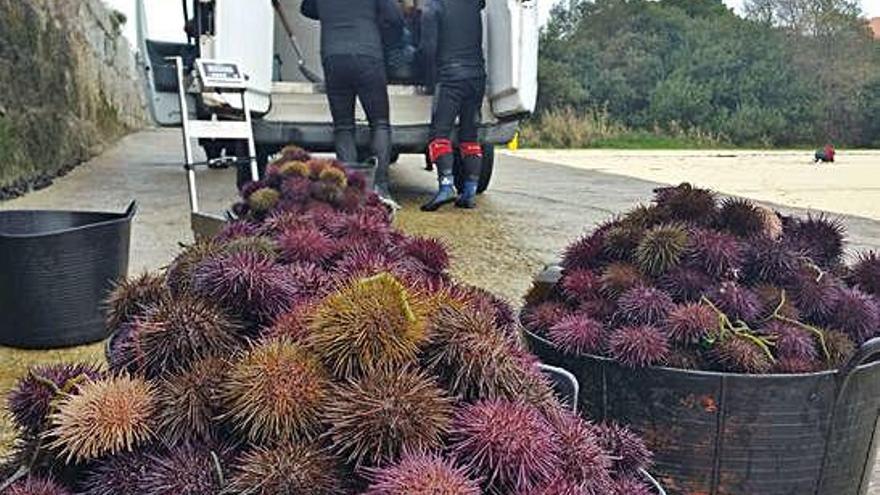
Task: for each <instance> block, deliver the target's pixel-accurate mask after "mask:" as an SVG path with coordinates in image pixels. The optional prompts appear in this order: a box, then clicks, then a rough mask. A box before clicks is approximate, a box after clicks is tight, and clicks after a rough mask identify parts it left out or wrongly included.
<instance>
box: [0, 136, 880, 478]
mask: <svg viewBox="0 0 880 495" xmlns="http://www.w3.org/2000/svg"><path fill="white" fill-rule="evenodd" d="M724 154H728V153H727V152H725V153H724ZM663 156H664V157H663V158H656V157H655V158H652V159H651V160H650V163H651V165H650V166H649V168H656V167H665V168H664V170H667V171H668V170H671V169H674V168H675V164H677V163H681V162H682V161H683V160H690V159H691V158H688V156H689V154H688V153H681V154H675V153H669V154H664V155H663ZM536 157H537V158H540V159H541V160H544V161H535V160H530V159H526V158H525V157H523V156H518V155H517V154H513V155H511V154H506V153H502V154H500V156H499V157H498V164H497V169H498V171H497V173H496V177H495V180H494V183H493V185H492V189H491V191H490V193H489V194H486V195H485V196H483V197H482V198H481V199H480V208H479V209H478V210H477V211H461V210H456V209H454V208H453V209H449V210H446V211H443V212H441V213H439V214H434V215H425V214H420V213H418V212H417V205H418V203H419V202H420V201H422V200H424V199H425V198H426V197H427V195H428V194H429V193H430V192H431V190H432V189H433V187H434V178H433V176H432V174H429V173H427V172H425V171H423V170H421V164H422V159H421V157H404V158H403V159H402V162H401V163H400V164H398V166H397V167H395V169H394V170H393V173H392V175H393V179H394V181H395V188H394V189H395V194H396V195H397V197H398V199H400V200H401V201H402V203H403V204H404V207H405V208H404V210H403V211H402V212H401V214H400V215H399V217H398V223H399V225H400V226H401V227H402V228H404V229H406V230H408V231H410V232H413V233H421V234H427V235H435V236H439V237H442V238H444V239H446V240H447V241H448V243H449V244H450V246H451V248H452V254H453V257H454V265H455V270H454V271H455V273H456V274H457V275H458V276H459V277H461V278H462V279H464V280H466V281H468V282H471V283H475V284H477V285H480V286H483V287H486V288H488V289H491V290H493V291H495V292H496V293H499V294H502V295H504V296H506V297H508V298H509V299H510V300H512V301H514V302H518V301H519V298H520V297H521V295H522V294H523V293H524V292H525V290H526V289H527V288H528V286H529V283H530V278H531V276H532V275H533V274H534V273H535V271H536V270H538V269H539V268H540V267H541V266H542V265H543V264H544V263H546V262H550V261H552V260H554V259H555V258H556V257H557V255H558V253H559V252H560V250H561V249H562V248H563V247H564V246H565V245H566V244H567V243H568V242H570V241H571V240H572V239H574V238H575V237H577V236H578V235H579V234H580V233H582V232H584V231H585V230H588V229H590V228H591V227H592V226H593V225H595V224H596V223H598V222H600V221H603V220H605V219H607V218H609V217H611V216H613V215H614V214H615V213H616V212H619V211H622V210H625V209H628V208H630V207H632V206H633V205H634V204H636V203H638V202H646V201H648V200H649V199H650V197H651V191H652V189H654V188H655V187H657V186H658V185H659V184H662V183H664V180H665V181H669V182H673V181H674V182H678V181H682V180H690V181H694V182H695V183H696V184H701V182H700V181H698V180H696V179H699V178H700V177H701V175H700V174H704V173H705V170H702V171H700V170H695V169H694V168H692V167H690V168H688V167H686V168H682V169H681V171H680V172H681V173H674V174H670V175H665V176H663V177H656V178H654V179H651V178H650V177H639V175H645V176H648V175H650V174H649V173H648V172H644V173H640V172H639V173H637V172H633V171H632V170H637V169H638V167H635V166H634V163H637V160H635V159H634V158H633V157H629V156H628V155H626V153H620V152H590V153H586V154H584V155H581V157H580V158H579V157H578V155H576V154H569V155H566V156H565V159H564V160H563V159H560V158H559V157H558V156H549V155H547V156H536ZM581 159H582V160H581ZM180 160H181V152H180V136H179V133H178V132H177V131H174V130H170V131H169V130H151V131H145V132H141V133H138V134H135V135H132V136H129V137H128V138H126V139H124V140H123V141H121V142H120V143H119V144H118V145H117V146H115V147H113V148H112V149H111V150H109V151H108V152H107V153H105V154H104V155H102V156H101V157H99V158H97V159H95V160H92V161H90V162H89V163H87V164H84V165H83V166H80V167H79V168H77V169H76V170H74V171H73V172H72V173H71V174H69V175H68V176H66V177H64V178H62V179H59V180H58V181H57V183H56V184H55V185H54V186H52V187H50V188H48V189H45V190H42V191H38V192H35V193H32V194H30V195H28V196H26V197H23V198H20V199H17V200H14V201H10V202H7V203H3V204H2V205H0V208H4V209H5V208H71V209H100V210H123V209H124V208H125V206H126V205H127V204H128V202H129V201H131V200H132V199H136V200H137V201H138V202H139V204H140V212H139V213H138V215H137V217H136V219H135V222H134V229H133V242H132V260H131V261H132V262H131V271H132V272H138V271H141V270H147V269H156V268H159V267H161V266H164V265H165V264H167V263H168V262H169V261H170V260H171V259H172V257H173V256H174V254H175V253H176V252H177V251H178V249H179V247H178V246H179V243H181V242H190V241H191V236H190V232H189V223H188V218H189V217H188V206H187V199H186V188H185V181H184V176H183V172H182V171H181V169H180V167H179V163H180ZM553 161H556V162H560V163H551V162H553ZM701 161H702V162H704V163H707V164H710V165H711V164H712V163H713V162H712V158H711V156H705V157H702V158H701ZM583 162H586V164H584V163H583ZM877 162H878V163H880V158H878V159H877ZM614 163H625V164H626V167H625V168H626V171H625V172H621V170H617V169H614V167H611V164H614ZM658 163H659V164H658ZM603 164H604V165H603ZM722 168H723V167H722ZM697 172H699V174H698V173H697ZM702 176H704V175H702ZM783 178H784V177H780V178H779V180H782V179H783ZM857 179H858V177H854V178H853V184H851V185H850V187H852V188H853V190H856V189H858V188H859V187H860V186H862V184H860V183H859V182H860V181H859V180H857ZM233 182H234V179H233V174H232V171H229V170H226V171H213V170H212V171H205V172H204V173H201V174H200V184H201V185H202V186H203V187H202V188H201V191H202V202H203V204H204V206H205V209H207V210H209V211H215V212H219V211H222V209H223V207H224V206H227V205H228V204H230V203H231V201H232V200H233V199H234V197H235V193H234V190H233ZM719 185H721V186H723V183H720V184H719ZM774 187H778V188H779V189H783V190H784V188H785V185H784V184H783V183H780V184H777V185H775V186H774ZM838 187H843V186H840V185H838ZM719 189H720V190H721V192H727V193H740V194H744V195H746V196H749V194H748V191H740V190H725V189H724V188H723V187H719ZM757 198H758V199H762V200H766V199H768V198H766V197H763V196H760V195H758V196H757ZM772 199H773V198H771V201H772ZM781 199H784V198H781ZM777 206H779V205H777ZM785 209H788V208H785ZM844 219H845V220H846V222H847V224H848V225H849V227H850V238H851V239H852V241H853V243H854V245H856V246H857V247H858V248H873V249H880V216H874V217H873V218H868V217H864V216H856V215H849V216H845V217H844ZM99 354H100V346H91V347H86V348H80V349H75V350H70V351H59V352H53V353H22V352H19V351H12V350H10V349H3V348H0V363H4V364H3V366H2V368H0V393H5V391H6V390H7V389H8V387H10V386H11V384H12V383H13V380H14V379H15V375H17V373H20V372H22V371H23V367H22V366H21V365H22V364H24V363H26V362H27V363H30V362H47V361H55V360H59V359H70V358H72V357H83V356H86V357H88V356H98V355H99ZM7 363H9V364H7ZM4 370H7V371H5V372H4ZM10 433H11V432H10V431H9V429H8V427H6V428H4V426H3V421H2V420H0V451H2V448H3V445H4V442H8V441H9V439H10ZM872 495H880V489H877V490H876V491H872Z"/></svg>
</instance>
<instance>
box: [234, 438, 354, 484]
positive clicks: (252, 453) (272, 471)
mask: <svg viewBox="0 0 880 495" xmlns="http://www.w3.org/2000/svg"><path fill="white" fill-rule="evenodd" d="M341 478H342V477H341V473H339V468H338V466H337V462H336V459H335V458H334V457H333V456H332V455H331V454H330V453H329V452H327V451H326V450H325V449H323V448H322V447H320V446H319V445H317V444H313V443H301V442H284V443H281V444H279V445H274V446H255V447H251V448H249V449H248V450H246V451H244V452H242V453H241V454H240V455H239V456H238V458H237V459H236V460H235V462H234V466H233V469H232V471H231V473H230V478H229V483H228V484H227V486H226V487H225V489H224V490H223V493H224V494H229V495H239V494H243V493H248V494H252V495H280V494H308V495H336V494H338V493H341V492H342V483H341Z"/></svg>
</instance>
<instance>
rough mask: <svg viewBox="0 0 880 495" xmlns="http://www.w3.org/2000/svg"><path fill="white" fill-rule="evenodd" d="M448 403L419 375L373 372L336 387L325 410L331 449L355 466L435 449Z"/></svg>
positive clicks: (445, 421) (447, 414)
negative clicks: (406, 453) (407, 453)
mask: <svg viewBox="0 0 880 495" xmlns="http://www.w3.org/2000/svg"><path fill="white" fill-rule="evenodd" d="M452 404H453V402H452V399H451V398H449V397H448V396H447V395H446V393H445V392H444V391H443V390H442V389H440V387H439V386H438V385H437V383H436V382H435V381H434V380H433V379H432V378H431V377H429V376H428V375H426V374H424V373H423V372H421V371H414V370H399V371H375V372H373V373H370V374H369V375H367V376H365V377H363V378H361V379H359V380H357V381H349V382H347V383H346V384H344V385H342V386H339V387H337V389H336V390H335V393H334V394H333V398H332V400H331V402H330V404H329V405H328V407H327V409H326V411H325V414H324V416H325V418H326V421H327V423H328V424H329V425H330V427H329V429H328V431H327V438H329V439H330V441H331V443H332V446H333V450H334V451H335V452H336V453H338V454H339V455H342V456H345V457H346V458H347V460H348V462H349V463H352V464H354V465H355V466H362V465H369V466H377V465H382V464H383V463H387V462H394V461H395V460H397V459H398V458H399V456H400V455H401V454H403V453H405V452H418V451H429V450H433V449H437V448H440V447H441V446H442V444H443V439H444V437H445V435H446V434H447V433H448V431H449V426H450V422H451V420H452V410H453V407H452Z"/></svg>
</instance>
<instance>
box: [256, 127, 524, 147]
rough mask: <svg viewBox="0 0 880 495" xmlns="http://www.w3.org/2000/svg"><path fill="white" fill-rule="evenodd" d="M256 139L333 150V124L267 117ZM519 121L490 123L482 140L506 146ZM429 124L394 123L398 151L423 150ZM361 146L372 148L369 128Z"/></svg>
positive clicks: (261, 143)
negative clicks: (284, 120)
mask: <svg viewBox="0 0 880 495" xmlns="http://www.w3.org/2000/svg"><path fill="white" fill-rule="evenodd" d="M253 128H254V140H255V141H256V144H257V146H258V147H261V148H263V149H264V150H268V151H269V152H270V153H271V152H272V150H277V149H279V148H281V147H283V146H286V145H288V144H296V145H297V146H301V147H303V148H305V149H307V150H309V151H313V152H329V151H333V125H332V124H329V123H328V124H322V123H321V124H319V123H296V122H277V121H269V120H265V119H261V120H256V121H254V123H253ZM518 128H519V120H510V121H505V122H498V123H494V124H487V125H484V126H482V127H481V128H480V141H481V142H483V143H486V144H494V145H503V144H506V143H508V142H510V141H511V140H512V139H513V137H514V135H515V134H516V131H517V129H518ZM429 132H430V127H429V126H427V125H409V126H392V129H391V141H392V145H393V147H394V151H395V152H397V153H424V152H425V151H426V150H427V147H428V135H429ZM357 143H358V146H359V147H363V148H369V146H370V128H369V127H368V126H366V125H359V126H358V127H357Z"/></svg>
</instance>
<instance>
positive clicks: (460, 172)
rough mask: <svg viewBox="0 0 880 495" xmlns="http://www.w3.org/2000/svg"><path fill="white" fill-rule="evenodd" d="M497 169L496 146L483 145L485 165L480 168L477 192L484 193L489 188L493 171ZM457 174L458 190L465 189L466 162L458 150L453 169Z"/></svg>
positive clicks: (456, 186) (456, 185)
mask: <svg viewBox="0 0 880 495" xmlns="http://www.w3.org/2000/svg"><path fill="white" fill-rule="evenodd" d="M494 170H495V146H493V145H491V144H484V145H483V167H482V168H481V169H480V181H479V182H478V183H477V194H483V193H484V192H486V189H489V183H490V182H491V181H492V172H494ZM452 172H453V173H454V174H455V188H456V189H457V190H458V192H461V191H462V189H464V164H463V163H462V160H461V155H460V154H459V153H458V151H457V150H456V152H455V165H454V167H453V169H452Z"/></svg>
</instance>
